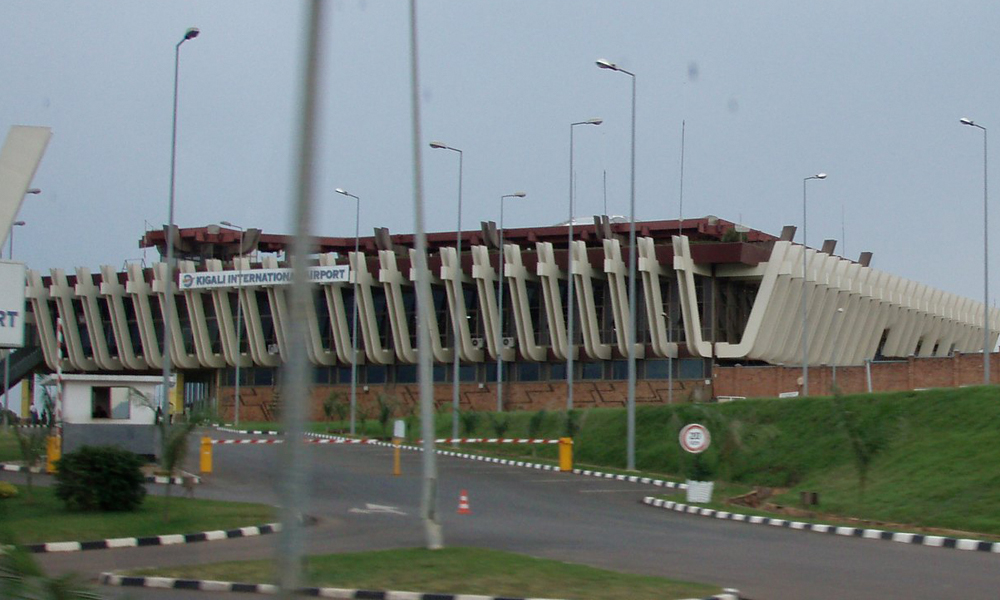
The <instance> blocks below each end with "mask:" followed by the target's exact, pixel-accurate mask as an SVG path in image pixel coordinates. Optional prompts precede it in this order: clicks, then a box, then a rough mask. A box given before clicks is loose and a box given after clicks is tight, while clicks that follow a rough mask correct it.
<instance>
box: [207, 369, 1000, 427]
mask: <svg viewBox="0 0 1000 600" xmlns="http://www.w3.org/2000/svg"><path fill="white" fill-rule="evenodd" d="M871 371H872V390H873V391H876V392H885V391H895V390H912V389H916V388H931V387H958V386H961V385H979V384H981V383H982V382H983V357H982V354H956V355H954V356H951V357H947V358H915V357H910V358H909V359H908V360H903V361H895V362H881V363H873V364H872V368H871ZM714 373H715V377H714V379H713V380H712V382H711V383H710V384H706V382H705V381H704V380H677V379H675V380H674V396H673V397H674V402H692V401H695V402H697V401H704V400H709V399H711V398H713V397H717V396H744V397H747V398H775V397H777V396H778V394H780V393H782V392H801V378H802V368H801V367H794V366H786V367H781V366H763V367H719V366H716V367H715V370H714ZM990 376H991V380H992V382H993V383H998V382H1000V355H998V354H993V355H991V357H990ZM832 385H833V369H832V368H831V367H812V368H810V369H809V393H810V395H814V396H820V395H828V394H830V393H831V389H832ZM837 385H838V387H840V389H841V390H842V391H843V392H844V393H848V394H853V393H864V392H867V391H868V384H867V380H866V377H865V367H864V366H858V367H838V368H837ZM627 387H628V384H627V382H625V381H577V382H574V384H573V404H574V406H575V407H576V408H601V407H622V406H625V400H626V397H627V393H628V392H627ZM331 391H336V392H340V393H341V394H342V400H343V401H344V402H347V401H348V400H349V399H350V386H349V385H331V386H317V387H315V388H314V389H313V391H312V401H311V402H310V408H309V415H308V418H309V419H310V420H315V421H319V420H322V419H323V418H324V415H323V401H324V400H325V399H326V398H327V397H328V395H329V394H330V392H331ZM380 393H384V394H391V395H393V396H394V397H395V399H396V401H397V402H398V403H399V406H400V409H399V410H398V411H397V415H399V414H410V413H411V412H412V413H415V412H417V411H418V409H417V405H418V403H419V394H420V390H419V387H418V386H417V384H397V385H369V389H368V391H367V392H366V391H364V389H363V388H362V387H359V388H358V406H360V407H361V410H367V411H368V414H369V415H370V417H369V418H370V419H375V416H376V414H377V411H378V400H377V397H378V394H380ZM451 394H452V386H451V384H450V383H439V384H437V385H436V386H435V388H434V404H435V408H436V409H437V410H442V411H448V410H450V407H451V401H452V400H451ZM459 394H460V396H459V404H460V407H461V410H484V411H487V410H495V409H496V405H497V393H496V387H495V384H493V383H487V384H483V386H482V387H480V386H479V384H478V383H468V384H462V385H461V387H460V388H459ZM240 398H241V403H240V419H241V420H245V421H276V420H278V419H279V418H280V415H278V414H277V404H276V403H275V401H274V388H273V387H270V386H265V387H254V386H248V387H242V388H240ZM668 398H669V388H668V382H667V381H666V380H647V381H638V382H637V383H636V395H635V400H636V405H638V406H641V405H643V404H666V403H667V401H668ZM233 400H234V394H233V388H231V387H227V388H224V389H223V393H222V402H221V406H220V412H221V416H222V417H223V418H224V419H232V418H233ZM565 406H566V384H565V383H562V382H551V381H547V382H537V383H526V382H508V383H505V384H504V408H505V409H506V410H540V409H546V410H562V409H563V408H565Z"/></svg>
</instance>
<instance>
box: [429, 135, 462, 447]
mask: <svg viewBox="0 0 1000 600" xmlns="http://www.w3.org/2000/svg"><path fill="white" fill-rule="evenodd" d="M430 146H431V148H434V149H435V150H451V151H452V152H457V153H458V225H456V227H455V255H456V263H457V264H456V266H455V303H454V305H453V306H452V310H451V328H452V333H453V334H454V336H453V341H452V348H454V354H455V357H454V364H453V366H452V379H453V381H452V385H451V437H452V438H458V408H459V383H460V382H459V375H458V371H459V368H460V367H461V356H460V352H459V350H458V349H459V347H460V345H461V327H460V326H459V319H460V315H459V314H458V294H460V293H462V161H463V158H464V155H463V154H462V151H461V150H459V149H458V148H453V147H451V146H449V145H447V144H445V143H444V142H431V144H430Z"/></svg>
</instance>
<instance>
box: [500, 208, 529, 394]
mask: <svg viewBox="0 0 1000 600" xmlns="http://www.w3.org/2000/svg"><path fill="white" fill-rule="evenodd" d="M525 196H527V194H525V193H524V192H514V193H513V194H504V195H503V196H500V256H499V259H500V264H499V267H498V269H499V272H500V299H499V300H498V302H497V304H498V306H499V310H498V311H497V312H498V313H499V315H500V317H499V319H497V330H496V331H497V333H496V345H497V412H501V411H503V339H504V338H503V279H504V274H503V265H504V257H503V201H504V200H505V199H507V198H524V197H525Z"/></svg>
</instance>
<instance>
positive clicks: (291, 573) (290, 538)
mask: <svg viewBox="0 0 1000 600" xmlns="http://www.w3.org/2000/svg"><path fill="white" fill-rule="evenodd" d="M324 6H325V3H324V2H322V0H312V2H310V3H309V10H308V13H307V15H306V23H305V24H306V56H305V65H304V67H305V68H304V72H303V74H302V98H301V108H300V109H299V116H300V122H299V155H298V161H297V162H298V165H297V167H298V168H297V172H296V174H295V179H294V181H295V182H296V190H295V204H294V209H293V211H292V214H293V216H294V224H295V234H294V235H295V238H294V240H293V241H292V256H291V259H292V290H291V296H292V297H291V311H290V312H291V323H290V327H289V334H288V344H287V346H286V347H285V351H286V352H285V360H286V363H285V376H284V378H283V379H284V382H283V388H282V394H281V398H282V404H281V412H282V417H283V419H284V422H285V436H286V437H285V444H283V445H282V449H281V450H282V452H281V460H280V461H279V468H280V470H281V473H282V474H283V475H284V477H283V480H282V485H281V490H280V500H281V526H282V530H281V537H280V539H279V542H278V548H277V557H276V562H277V566H278V577H279V580H278V582H279V585H280V588H281V594H282V597H285V598H293V597H295V590H296V589H298V588H299V587H301V585H302V525H301V522H300V521H301V518H302V514H303V510H304V506H305V504H306V502H305V500H306V492H307V490H306V476H307V473H308V472H309V465H308V463H307V461H306V458H307V454H306V453H305V451H304V449H305V446H304V444H303V442H302V438H303V430H304V421H305V412H306V404H307V402H308V401H309V388H310V378H309V372H308V365H307V363H306V344H307V343H308V339H307V333H306V310H307V307H308V306H309V302H310V301H311V293H312V292H311V290H310V289H309V285H308V283H307V281H306V257H307V256H308V255H309V252H310V251H311V247H310V246H311V245H312V244H311V237H310V235H309V223H310V222H311V221H312V206H313V189H314V185H313V171H312V164H313V160H314V156H315V154H316V148H315V144H316V139H315V135H314V133H315V130H316V127H315V124H316V122H317V120H318V119H317V114H316V113H317V102H316V96H317V95H318V90H319V87H320V86H319V81H318V78H319V73H320V68H319V60H320V56H321V55H322V51H321V49H322V37H321V32H320V24H321V23H322V22H323V7H324Z"/></svg>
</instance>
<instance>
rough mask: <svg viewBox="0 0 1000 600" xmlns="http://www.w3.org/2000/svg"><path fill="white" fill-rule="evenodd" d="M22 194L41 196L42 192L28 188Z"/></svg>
mask: <svg viewBox="0 0 1000 600" xmlns="http://www.w3.org/2000/svg"><path fill="white" fill-rule="evenodd" d="M24 193H25V194H41V193H42V190H40V189H38V188H28V191H26V192H24Z"/></svg>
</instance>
